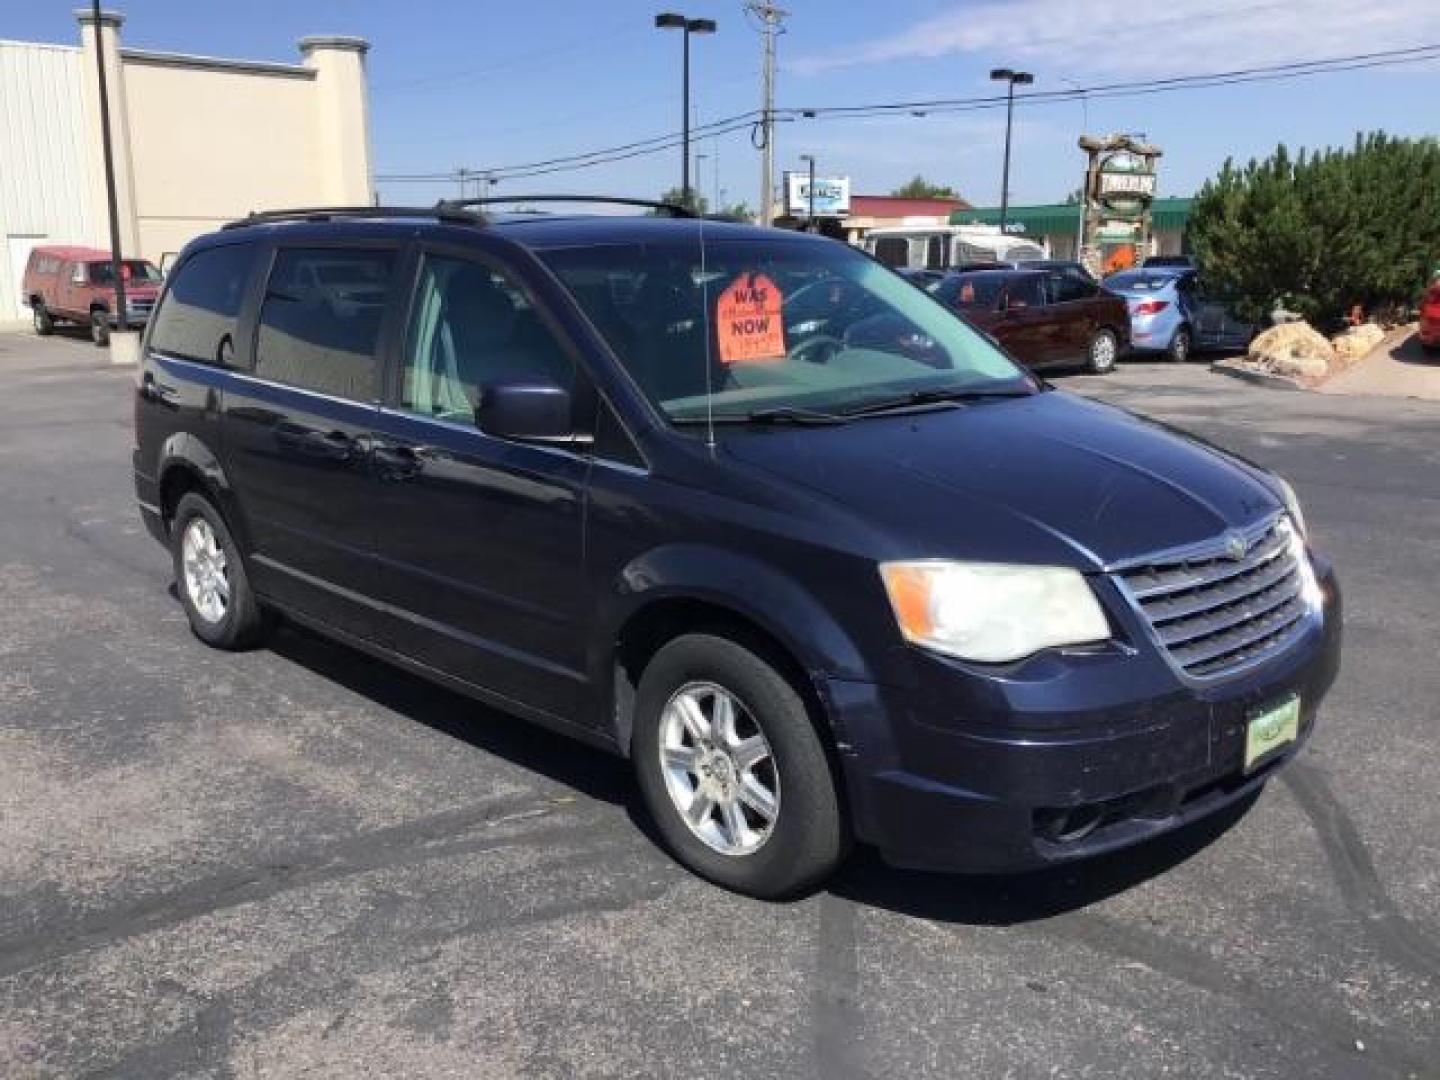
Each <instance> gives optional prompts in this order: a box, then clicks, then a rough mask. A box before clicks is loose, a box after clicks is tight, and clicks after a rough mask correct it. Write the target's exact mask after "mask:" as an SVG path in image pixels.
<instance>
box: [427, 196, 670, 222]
mask: <svg viewBox="0 0 1440 1080" xmlns="http://www.w3.org/2000/svg"><path fill="white" fill-rule="evenodd" d="M532 202H580V203H609V204H611V205H614V206H643V207H645V208H646V209H647V210H663V211H664V212H665V213H666V214H668V215H669V216H670V217H677V218H693V217H695V216H696V214H695V211H693V210H691V209H690V208H689V207H686V206H681V205H680V204H679V203H670V202H657V201H655V200H654V199H627V198H624V197H619V196H610V195H486V196H483V197H481V198H474V199H441V200H440V201H439V202H438V203H436V204H435V209H437V210H464V209H465V208H467V207H471V206H490V205H493V204H495V203H532Z"/></svg>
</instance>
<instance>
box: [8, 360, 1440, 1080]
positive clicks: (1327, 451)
mask: <svg viewBox="0 0 1440 1080" xmlns="http://www.w3.org/2000/svg"><path fill="white" fill-rule="evenodd" d="M102 356H103V354H101V353H99V352H98V351H97V350H95V349H94V348H93V347H91V346H90V345H88V343H85V342H84V341H77V340H73V339H67V338H51V339H44V340H42V339H36V338H34V337H33V336H31V335H29V334H25V333H18V334H0V476H3V479H0V1076H3V1077H6V1078H13V1077H50V1076H66V1077H69V1076H87V1075H95V1076H117V1077H137V1078H138V1077H144V1078H147V1080H148V1078H158V1077H171V1076H184V1077H270V1076H287V1077H288V1076H305V1077H357V1076H361V1077H368V1076H374V1077H381V1076H385V1077H389V1076H407V1077H439V1076H447V1077H448V1076H454V1077H511V1076H527V1077H550V1076H572V1075H573V1076H606V1077H610V1076H615V1077H618V1076H627V1077H629V1076H756V1077H781V1076H784V1077H790V1076H796V1077H818V1078H826V1080H828V1078H837V1077H892V1076H893V1077H900V1076H904V1077H919V1076H939V1077H962V1076H975V1077H1023V1078H1029V1077H1052V1076H1053V1077H1117V1076H1124V1077H1147V1078H1148V1077H1157V1076H1179V1077H1299V1076H1304V1077H1335V1078H1347V1080H1348V1078H1357V1077H1396V1076H1398V1077H1422V1076H1440V796H1437V792H1440V662H1437V654H1440V648H1437V644H1436V642H1437V631H1436V626H1435V617H1436V611H1437V607H1440V604H1437V601H1440V406H1437V405H1436V404H1434V403H1429V404H1427V403H1423V402H1412V401H1407V400H1398V399H1379V398H1364V397H1351V398H1345V397H1329V396H1319V395H1311V394H1303V393H1286V392H1279V391H1271V390H1262V389H1258V388H1255V387H1251V386H1248V385H1246V384H1243V383H1239V382H1236V381H1233V380H1229V379H1223V378H1220V377H1217V376H1215V375H1212V374H1211V373H1209V372H1208V371H1207V370H1206V368H1205V366H1204V365H1203V364H1194V365H1190V366H1187V367H1183V368H1180V367H1175V366H1171V365H1166V364H1159V363H1155V364H1129V365H1125V366H1124V367H1122V369H1121V371H1120V372H1119V373H1118V374H1117V375H1115V376H1112V377H1109V378H1091V377H1072V378H1068V379H1063V380H1059V381H1060V382H1061V384H1062V385H1063V386H1064V387H1065V388H1066V389H1068V390H1073V391H1077V392H1080V393H1083V394H1087V395H1094V396H1096V397H1100V398H1104V399H1107V400H1110V401H1114V402H1116V403H1119V404H1121V405H1124V406H1126V407H1129V408H1134V409H1136V410H1138V411H1141V412H1145V413H1148V414H1151V415H1153V416H1155V417H1157V418H1159V419H1162V420H1164V421H1166V422H1169V423H1172V424H1175V425H1177V426H1179V427H1182V428H1185V429H1188V430H1191V431H1194V432H1196V433H1198V434H1201V435H1203V436H1205V437H1207V438H1210V439H1212V440H1214V441H1216V442H1218V443H1220V444H1222V445H1224V446H1227V447H1230V448H1233V449H1235V450H1238V451H1240V452H1241V453H1243V454H1245V455H1247V456H1249V457H1251V458H1253V459H1255V460H1258V461H1260V462H1262V463H1264V464H1267V465H1270V466H1273V467H1275V468H1277V469H1279V470H1280V471H1282V472H1283V473H1285V474H1286V475H1288V476H1289V477H1290V478H1291V479H1292V480H1293V481H1294V483H1295V485H1296V487H1297V488H1298V490H1299V492H1300V495H1301V498H1302V500H1303V501H1304V503H1305V505H1306V509H1307V512H1308V515H1309V518H1310V524H1311V531H1312V534H1313V535H1314V537H1315V539H1316V542H1317V543H1318V544H1319V545H1320V546H1322V547H1323V548H1324V549H1325V550H1326V551H1327V552H1328V553H1329V554H1330V555H1331V556H1332V557H1333V558H1334V559H1335V560H1336V562H1337V564H1338V567H1339V570H1340V574H1341V577H1342V582H1343V585H1344V587H1345V590H1346V601H1347V655H1346V659H1345V665H1344V670H1343V672H1342V674H1341V677H1340V681H1339V683H1338V685H1337V686H1336V688H1335V690H1334V691H1333V693H1332V695H1331V697H1330V699H1329V702H1328V704H1327V707H1326V708H1325V710H1324V711H1323V713H1322V716H1321V726H1320V729H1319V731H1318V732H1317V734H1316V737H1315V739H1314V740H1313V741H1312V743H1311V745H1310V747H1309V748H1308V749H1307V751H1306V753H1305V755H1304V757H1303V758H1302V760H1301V761H1300V762H1298V763H1297V764H1296V765H1295V766H1294V767H1292V768H1291V769H1290V770H1289V771H1288V772H1286V773H1285V774H1284V775H1283V776H1282V778H1281V779H1280V780H1278V781H1277V782H1275V783H1272V784H1271V785H1270V787H1269V789H1268V790H1267V791H1266V792H1265V793H1264V794H1263V795H1262V796H1261V797H1260V799H1259V800H1258V801H1257V802H1256V803H1255V804H1254V805H1253V806H1250V807H1248V808H1246V809H1245V810H1244V812H1242V813H1239V814H1236V815H1232V816H1231V817H1230V818H1228V819H1226V820H1223V821H1219V822H1214V823H1211V824H1209V825H1207V826H1206V827H1204V828H1202V829H1199V830H1195V831H1191V832H1189V833H1186V834H1182V835H1180V836H1177V837H1173V838H1170V839H1167V840H1166V841H1164V842H1162V843H1159V844H1155V845H1152V846H1149V847H1146V848H1143V849H1140V850H1138V851H1132V852H1130V853H1128V854H1124V855H1121V856H1116V857H1112V858H1108V859H1106V860H1103V861H1100V862H1096V863H1093V864H1089V865H1086V866H1083V867H1079V868H1073V869H1069V870H1066V871H1063V872H1055V873H1046V874H1043V875H1038V876H1030V877H1012V878H1001V879H964V878H955V877H943V876H927V875H920V874H913V873H901V872H897V871H893V870H890V869H887V868H886V867H884V866H882V865H880V864H878V862H877V861H876V860H875V859H874V858H873V857H871V856H869V855H868V854H867V853H865V852H860V853H859V854H858V855H857V856H856V858H855V859H854V860H853V861H852V863H851V864H850V865H849V866H848V867H847V869H846V871H845V872H844V874H843V875H842V876H841V878H840V879H839V880H838V881H837V882H835V884H834V886H833V888H831V889H830V890H828V891H825V892H822V893H820V894H818V895H815V896H813V897H810V898H808V899H806V900H803V901H799V902H796V903H792V904H785V905H766V904H762V903H758V902H755V901H750V900H745V899H742V898H739V897H736V896H732V895H729V894H727V893H724V892H722V891H720V890H718V889H716V888H713V887H711V886H709V885H707V884H705V883H703V882H701V881H699V880H698V879H696V878H694V877H692V876H690V875H689V874H688V873H686V872H685V871H683V870H681V869H680V868H679V867H677V866H676V865H675V864H674V863H672V862H671V861H670V860H669V859H668V858H666V856H665V855H664V854H663V852H662V851H661V850H660V849H658V848H657V847H656V846H655V844H654V843H653V842H652V840H651V839H650V838H649V836H648V835H647V833H646V831H645V828H644V825H643V822H642V821H640V820H639V814H638V810H637V800H636V799H635V798H634V797H633V795H632V793H631V789H630V786H629V782H628V774H627V770H626V768H625V767H624V765H623V764H622V763H619V762H616V761H612V760H610V759H608V758H605V757H603V756H600V755H598V754H596V753H595V752H593V751H590V750H587V749H585V748H583V747H581V746H579V745H574V744H571V743H569V742H566V741H564V740H562V739H560V738H558V737H554V736H551V735H548V734H545V733H543V732H540V731H538V730H535V729H532V728H529V727H527V726H526V725H524V724H523V723H521V722H520V721H517V720H512V719H510V718H507V717H505V716H503V715H500V714H497V713H493V712H490V711H487V710H485V709H483V708H480V707H478V706H476V705H474V704H472V703H470V702H468V701H466V700H464V699H461V698H459V697H456V696H454V695H452V694H449V693H447V692H445V691H441V690H438V689H434V688H432V687H430V686H428V685H427V684H424V683H421V682H419V681H417V680H415V679H413V678H410V677H409V676H406V675H404V674H402V673H400V672H398V671H396V670H391V669H388V668H386V667H384V666H382V665H377V664H376V663H374V662H372V661H370V660H368V659H365V658H362V657H361V656H359V655H358V654H356V653H353V652H350V651H348V650H346V649H344V648H342V647H339V646H335V645H331V644H328V643H326V642H324V641H321V640H318V639H316V638H314V637H311V636H308V635H305V634H302V633H299V632H296V631H288V630H287V631H282V633H281V634H280V635H279V636H278V637H277V638H276V640H275V641H274V643H273V647H271V648H268V649H265V650H261V651H257V652H253V653H248V654H244V655H226V654H221V653H217V652H213V651H210V650H208V649H206V648H205V647H203V646H202V645H201V644H200V643H199V642H198V641H196V640H195V639H194V638H193V637H192V636H191V635H190V633H189V631H188V629H187V628H186V625H185V621H184V617H183V615H182V613H181V610H180V608H179V606H178V604H177V602H176V601H175V600H174V599H173V598H172V596H171V595H170V594H169V592H168V591H167V590H168V587H169V585H170V566H169V560H168V558H167V556H166V554H165V553H164V552H163V551H162V550H161V549H160V548H159V547H158V546H157V545H155V543H154V542H153V541H152V540H150V538H149V537H148V536H147V535H146V534H145V533H144V532H143V530H142V528H141V526H140V523H139V519H138V517H137V515H136V513H135V510H134V508H133V505H132V492H131V487H130V478H129V447H130V399H129V392H130V389H131V386H132V385H133V378H134V375H133V372H130V371H124V370H113V369H105V368H101V367H98V366H97V361H98V360H99V359H100V358H101V357H102Z"/></svg>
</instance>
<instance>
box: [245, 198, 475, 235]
mask: <svg viewBox="0 0 1440 1080" xmlns="http://www.w3.org/2000/svg"><path fill="white" fill-rule="evenodd" d="M397 217H398V218H435V219H439V220H442V221H450V222H456V223H460V224H465V225H482V224H484V222H485V219H484V217H483V216H482V215H480V214H479V213H476V212H475V211H471V210H466V209H465V208H464V207H463V206H447V205H445V204H444V203H443V202H442V203H440V204H438V205H436V206H297V207H292V208H290V209H286V210H252V211H251V212H250V213H248V214H246V215H245V216H244V217H243V218H240V219H238V220H236V221H230V222H226V223H225V224H224V225H222V226H221V228H222V229H242V228H245V227H246V226H248V225H267V224H270V223H271V222H278V221H330V220H333V219H335V218H397Z"/></svg>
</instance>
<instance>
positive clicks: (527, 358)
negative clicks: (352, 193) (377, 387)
mask: <svg viewBox="0 0 1440 1080" xmlns="http://www.w3.org/2000/svg"><path fill="white" fill-rule="evenodd" d="M506 379H546V380H549V381H550V382H553V383H555V384H556V385H558V386H560V387H562V388H564V389H565V390H569V391H571V392H572V393H573V392H574V388H575V367H574V363H573V362H572V361H571V359H570V357H569V356H568V355H567V353H566V352H565V350H564V349H563V348H562V347H561V345H560V342H559V341H558V340H557V339H556V337H555V335H554V334H553V333H552V332H551V331H550V328H549V327H548V326H547V325H546V324H545V322H544V320H543V319H542V318H541V317H540V313H539V312H538V311H537V310H536V308H535V305H534V303H533V302H532V301H531V299H530V296H529V294H528V293H526V292H525V290H524V289H522V288H521V287H520V286H519V285H518V284H516V283H515V282H514V280H513V279H512V278H510V277H509V276H508V275H506V274H504V273H502V272H501V271H499V270H496V269H493V268H492V267H490V266H487V265H485V264H483V263H479V262H473V261H471V260H469V259H456V258H450V257H448V256H443V255H431V256H427V257H426V258H425V262H424V265H423V266H422V268H421V271H420V282H419V286H418V288H417V291H416V295H415V305H414V309H413V314H412V316H411V321H410V330H409V333H408V335H407V338H406V346H405V367H404V371H403V376H402V382H401V388H400V406H401V408H403V409H405V410H406V411H407V412H412V413H418V414H420V415H422V416H433V417H437V418H440V419H444V420H453V421H457V422H462V423H469V422H471V421H472V420H473V419H474V416H475V407H476V405H477V404H479V400H480V393H481V391H482V390H483V389H484V387H485V385H486V384H487V383H491V382H496V381H500V380H506Z"/></svg>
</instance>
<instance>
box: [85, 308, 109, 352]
mask: <svg viewBox="0 0 1440 1080" xmlns="http://www.w3.org/2000/svg"><path fill="white" fill-rule="evenodd" d="M90 340H91V341H93V342H94V343H95V344H96V345H98V346H99V347H100V348H102V349H103V348H104V347H105V346H106V345H109V344H110V316H108V315H106V314H105V312H103V311H92V312H91V313H90Z"/></svg>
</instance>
